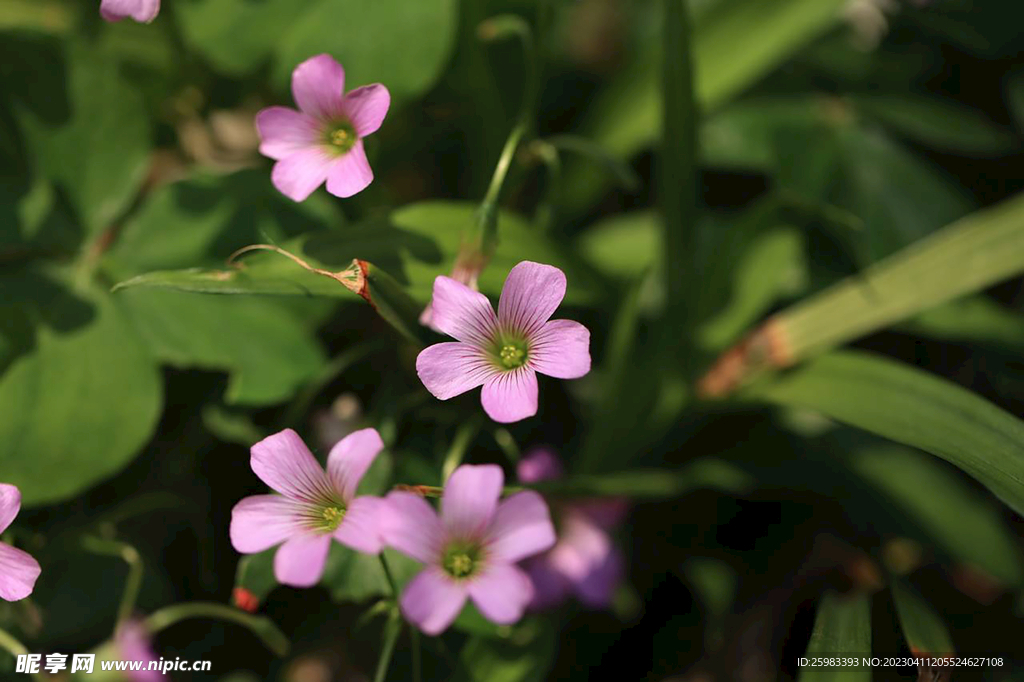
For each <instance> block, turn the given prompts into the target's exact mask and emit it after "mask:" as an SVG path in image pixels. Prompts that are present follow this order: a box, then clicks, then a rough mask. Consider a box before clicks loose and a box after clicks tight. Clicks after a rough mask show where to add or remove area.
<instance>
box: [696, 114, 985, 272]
mask: <svg viewBox="0 0 1024 682" xmlns="http://www.w3.org/2000/svg"><path fill="white" fill-rule="evenodd" d="M701 139H702V143H703V145H704V151H705V158H706V159H707V161H708V162H709V163H712V164H715V165H724V166H727V167H734V166H739V167H748V168H756V169H762V170H765V171H766V172H770V173H772V174H773V175H775V176H776V177H777V179H778V183H779V184H780V185H781V186H782V187H783V188H785V189H787V190H789V191H792V192H795V193H796V194H797V195H798V196H801V197H803V198H805V199H812V200H815V201H818V202H820V203H824V204H830V205H832V206H836V207H839V208H841V209H844V210H846V211H848V212H849V213H851V214H852V215H854V216H857V217H858V218H860V219H861V220H862V221H863V223H864V225H865V229H864V230H863V231H861V232H859V233H856V234H849V233H845V234H842V235H840V236H841V237H842V238H843V239H844V240H847V241H850V240H852V245H853V246H854V247H855V248H856V250H857V252H858V253H859V256H860V261H861V263H864V264H867V263H870V262H873V261H875V260H878V259H879V258H881V257H883V256H886V255H888V254H890V253H892V252H894V251H896V250H898V249H899V248H901V247H904V246H906V245H908V244H910V243H911V242H913V241H915V240H917V239H920V238H921V237H924V236H925V235H927V234H929V233H931V232H933V231H934V230H936V229H938V228H940V227H942V226H943V225H946V224H947V223H950V222H952V221H953V220H955V219H957V218H959V217H961V216H962V215H964V214H965V213H966V212H967V211H968V210H969V208H970V202H969V200H968V199H967V197H966V196H965V195H964V193H963V192H962V190H961V189H960V188H959V187H958V186H957V185H956V184H954V183H952V182H951V181H950V178H947V177H946V176H945V175H944V174H942V173H941V172H940V171H938V170H937V169H936V167H935V166H934V165H931V164H928V163H926V162H925V161H923V160H921V159H919V158H917V157H916V156H915V155H913V154H911V153H910V152H908V151H907V150H906V149H904V148H903V147H902V146H901V145H899V144H896V143H895V142H893V141H892V140H890V139H889V138H888V137H886V136H885V135H883V134H881V133H880V132H879V131H876V130H873V129H871V128H868V127H865V126H863V125H861V124H860V122H859V121H858V119H857V116H856V109H855V108H853V107H852V106H851V105H850V104H849V103H848V102H846V101H845V100H840V99H836V98H831V99H830V98H820V97H816V98H808V97H798V98H788V99H753V100H749V101H744V102H740V103H737V104H735V105H733V106H731V107H729V108H728V109H726V110H724V111H722V112H720V113H719V114H718V115H716V116H715V117H713V118H712V119H711V120H710V121H709V122H708V124H707V125H706V126H705V127H704V129H703V130H702V138H701Z"/></svg>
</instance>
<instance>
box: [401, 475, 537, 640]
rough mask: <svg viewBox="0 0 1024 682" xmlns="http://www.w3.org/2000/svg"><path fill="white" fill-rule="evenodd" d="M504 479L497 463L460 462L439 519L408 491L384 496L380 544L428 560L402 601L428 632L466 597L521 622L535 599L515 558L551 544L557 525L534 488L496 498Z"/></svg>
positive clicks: (493, 615)
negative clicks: (504, 498) (471, 463)
mask: <svg viewBox="0 0 1024 682" xmlns="http://www.w3.org/2000/svg"><path fill="white" fill-rule="evenodd" d="M504 482H505V477H504V474H502V471H501V468H500V467H499V466H497V465H495V464H482V465H470V464H464V465H463V466H460V467H459V468H458V469H456V470H455V472H454V473H452V475H451V477H450V478H449V479H448V484H447V485H446V486H445V490H444V497H443V498H442V500H441V514H440V517H439V516H438V514H437V513H435V512H434V510H433V508H432V507H431V506H430V505H429V504H427V502H426V501H425V500H424V499H423V498H422V497H419V496H418V495H415V494H413V493H408V492H392V493H391V494H389V495H388V496H387V498H386V499H385V502H386V505H385V513H384V515H383V517H382V521H381V531H382V535H383V537H384V540H385V542H386V543H387V544H389V545H391V546H392V547H394V548H395V549H397V550H398V551H400V552H402V553H403V554H407V555H409V556H410V557H412V558H413V559H416V560H417V561H420V562H422V563H424V564H426V568H425V569H424V570H423V571H421V572H420V573H419V574H417V575H416V577H414V578H413V579H412V580H411V581H410V582H409V584H408V586H407V587H406V588H405V591H404V592H403V593H402V597H401V600H400V604H401V608H402V612H403V613H404V614H405V617H406V618H408V619H409V621H410V622H412V623H415V624H416V625H417V626H419V628H420V629H422V630H423V631H424V632H426V633H427V634H430V635H436V634H438V633H440V632H442V631H444V630H445V629H446V628H447V627H448V626H449V625H451V623H452V621H453V620H455V617H456V616H458V614H459V612H460V611H461V610H462V607H463V606H464V605H465V603H466V599H467V597H468V598H470V599H472V600H473V603H474V604H476V606H477V608H478V609H480V612H481V613H482V614H483V615H484V616H485V617H486V618H488V619H490V620H492V621H494V622H495V623H500V624H509V623H515V622H516V621H517V620H519V619H520V618H521V617H522V615H523V611H524V610H525V609H526V606H527V604H529V602H530V599H531V598H532V597H533V589H532V588H531V586H530V579H529V578H528V577H527V576H526V574H525V573H524V572H523V571H522V569H520V568H519V567H518V566H516V565H515V564H516V562H518V561H521V560H523V559H524V558H526V557H528V556H530V555H531V554H536V553H537V552H543V551H544V550H545V549H547V548H549V547H551V545H552V544H553V543H554V542H555V529H554V527H553V526H552V525H551V518H550V517H549V516H548V508H547V505H546V504H545V503H544V500H543V499H542V498H541V496H540V495H538V494H537V493H535V492H533V491H525V492H521V493H516V494H515V495H512V496H511V497H509V498H508V499H507V500H505V501H504V502H501V503H500V504H499V503H498V499H499V498H500V497H501V488H502V485H503V484H504Z"/></svg>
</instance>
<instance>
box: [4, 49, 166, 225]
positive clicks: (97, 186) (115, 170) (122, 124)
mask: <svg viewBox="0 0 1024 682" xmlns="http://www.w3.org/2000/svg"><path fill="white" fill-rule="evenodd" d="M67 60H68V76H67V77H68V81H67V97H68V105H69V110H70V118H69V119H68V120H67V121H61V122H60V123H51V122H47V121H46V120H41V119H39V118H37V117H36V116H35V115H33V114H30V113H28V112H24V113H23V115H22V116H20V119H21V123H22V126H23V128H24V129H25V133H26V137H27V139H28V141H29V144H30V146H31V148H32V150H33V151H34V154H35V159H36V161H37V162H38V164H39V169H40V170H41V171H42V172H43V173H44V174H46V176H47V177H49V178H50V179H52V180H54V181H55V182H57V183H58V184H60V185H62V186H63V187H64V189H65V190H66V191H67V193H68V196H69V197H70V198H71V201H72V202H73V203H74V205H75V208H76V209H77V210H78V212H79V215H80V218H81V222H82V224H83V225H84V226H85V228H86V232H87V233H89V234H95V233H97V232H99V231H101V230H103V229H105V228H107V227H109V226H110V224H111V223H112V222H113V221H114V220H115V219H116V218H118V217H119V216H120V215H121V213H123V212H124V210H125V209H126V208H127V207H128V204H129V203H130V202H131V201H132V199H133V198H134V197H135V194H136V192H137V191H138V189H139V187H140V185H141V184H142V181H143V180H144V178H145V173H146V168H147V165H148V163H149V153H150V148H151V140H150V128H149V115H148V112H147V111H146V109H145V107H144V105H143V101H142V97H141V96H140V95H139V93H138V92H137V90H136V88H135V87H134V86H133V85H132V84H131V83H129V82H128V81H127V80H125V79H124V78H123V77H122V76H121V75H120V73H119V71H118V65H117V63H116V62H114V61H112V60H108V59H105V58H103V57H101V56H100V55H99V54H98V53H97V52H96V51H94V50H92V49H89V48H87V47H84V46H81V47H75V48H72V49H69V50H68V53H67ZM59 96H60V95H57V94H54V95H53V97H55V98H59Z"/></svg>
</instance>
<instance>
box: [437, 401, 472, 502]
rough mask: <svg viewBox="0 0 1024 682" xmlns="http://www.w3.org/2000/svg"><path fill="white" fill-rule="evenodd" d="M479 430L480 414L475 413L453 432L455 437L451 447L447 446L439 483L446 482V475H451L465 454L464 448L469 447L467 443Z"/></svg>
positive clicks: (470, 441)
mask: <svg viewBox="0 0 1024 682" xmlns="http://www.w3.org/2000/svg"><path fill="white" fill-rule="evenodd" d="M479 430H480V415H479V414H477V415H476V416H474V417H471V418H470V420H469V421H467V422H464V423H463V424H462V426H460V427H459V430H458V431H456V432H455V438H453V439H452V444H451V447H450V448H448V454H447V455H445V458H444V464H443V465H442V466H441V484H442V485H444V484H445V483H447V482H448V477H449V476H451V475H452V472H453V471H455V470H456V469H457V468H458V466H459V465H460V464H462V459H463V457H465V455H466V450H468V449H469V444H470V443H472V442H473V439H474V438H476V434H477V431H479Z"/></svg>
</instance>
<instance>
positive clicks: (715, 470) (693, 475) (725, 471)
mask: <svg viewBox="0 0 1024 682" xmlns="http://www.w3.org/2000/svg"><path fill="white" fill-rule="evenodd" d="M753 485H754V480H753V479H752V478H751V477H750V476H749V475H748V474H747V473H746V472H744V471H743V470H742V469H740V468H739V467H737V466H736V465H734V464H732V463H730V462H726V461H724V460H721V459H717V458H714V457H706V458H702V459H697V460H694V461H692V462H689V463H687V464H686V465H684V466H683V467H682V468H680V469H679V470H676V471H670V470H660V469H630V470H628V471H620V472H617V473H610V474H577V475H573V476H569V477H568V478H564V479H559V480H557V481H545V482H541V483H534V484H532V485H530V486H525V487H529V488H532V489H534V490H538V491H540V492H542V493H544V494H547V495H557V496H566V497H604V496H622V497H629V498H634V499H661V498H673V497H679V496H682V495H684V494H686V493H688V492H691V491H693V490H698V489H701V488H710V489H713V490H722V491H725V492H734V493H735V492H741V491H743V490H747V489H750V488H751V487H752V486H753Z"/></svg>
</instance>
